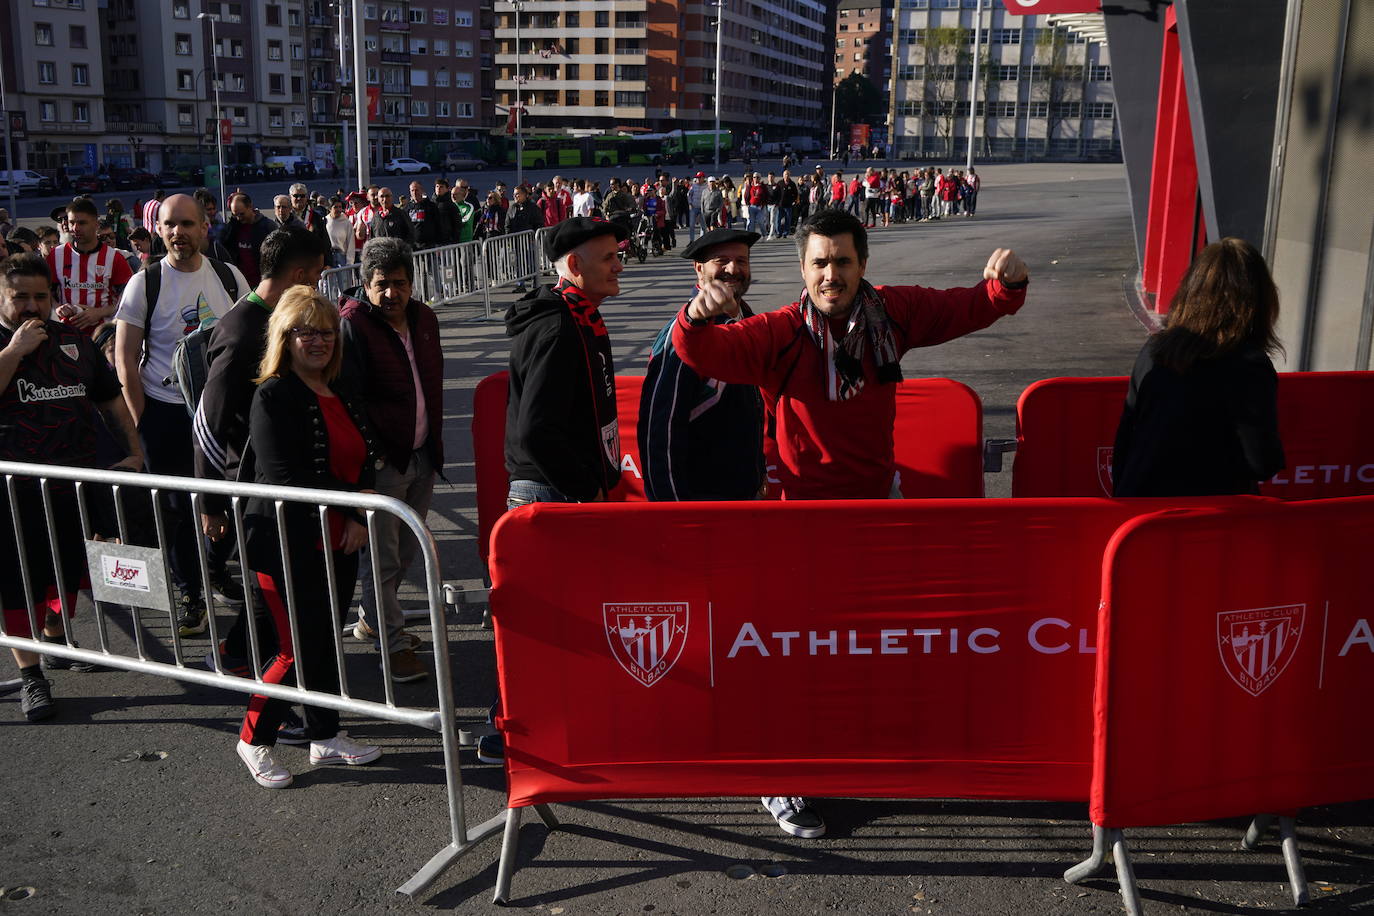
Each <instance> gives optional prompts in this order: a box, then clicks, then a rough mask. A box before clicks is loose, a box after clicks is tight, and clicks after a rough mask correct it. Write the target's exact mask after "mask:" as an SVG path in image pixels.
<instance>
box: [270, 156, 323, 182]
mask: <svg viewBox="0 0 1374 916" xmlns="http://www.w3.org/2000/svg"><path fill="white" fill-rule="evenodd" d="M266 165H267V170H268V173H269V174H271V175H273V176H278V177H280V176H285V175H292V176H295V177H297V178H309V177H312V176H313V175H314V174H315V162H314V160H313V159H307V158H306V157H304V156H268V157H267V160H266Z"/></svg>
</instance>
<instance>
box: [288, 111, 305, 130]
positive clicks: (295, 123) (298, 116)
mask: <svg viewBox="0 0 1374 916" xmlns="http://www.w3.org/2000/svg"><path fill="white" fill-rule="evenodd" d="M291 126H292V127H304V126H305V109H304V108H293V109H291Z"/></svg>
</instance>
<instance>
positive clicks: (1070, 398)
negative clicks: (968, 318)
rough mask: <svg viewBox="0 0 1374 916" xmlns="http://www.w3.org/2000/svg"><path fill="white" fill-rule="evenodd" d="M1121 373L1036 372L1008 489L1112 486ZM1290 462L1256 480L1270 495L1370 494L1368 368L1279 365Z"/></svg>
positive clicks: (1084, 490) (1372, 420)
mask: <svg viewBox="0 0 1374 916" xmlns="http://www.w3.org/2000/svg"><path fill="white" fill-rule="evenodd" d="M1126 386H1127V379H1126V377H1124V376H1119V377H1113V378H1055V379H1045V380H1044V381H1039V382H1036V383H1035V384H1033V385H1031V386H1030V387H1028V388H1027V389H1026V390H1025V391H1024V392H1022V394H1021V397H1020V399H1019V400H1018V401H1017V404H1016V441H1017V444H1016V459H1015V463H1014V465H1013V467H1012V487H1011V492H1012V495H1013V496H1040V497H1062V496H1110V495H1111V492H1112V490H1111V485H1112V478H1111V470H1112V445H1113V443H1114V442H1115V441H1116V427H1117V424H1118V422H1119V421H1120V420H1121V408H1122V405H1123V404H1124V403H1125V400H1126ZM1279 435H1280V436H1281V437H1282V439H1283V450H1284V455H1285V457H1286V458H1287V459H1288V467H1287V468H1285V469H1284V470H1282V471H1280V472H1279V473H1278V474H1276V475H1275V476H1274V477H1273V478H1272V479H1271V480H1269V481H1266V482H1265V483H1263V484H1261V485H1260V494H1261V495H1263V496H1273V497H1276V498H1278V499H1324V498H1329V497H1335V496H1365V495H1370V494H1374V372H1281V373H1279Z"/></svg>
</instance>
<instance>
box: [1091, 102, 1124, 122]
mask: <svg viewBox="0 0 1374 916" xmlns="http://www.w3.org/2000/svg"><path fill="white" fill-rule="evenodd" d="M1084 117H1088V118H1107V119H1111V118H1114V117H1116V107H1115V106H1114V105H1112V103H1111V102H1089V103H1088V110H1087V112H1086V114H1085V115H1084Z"/></svg>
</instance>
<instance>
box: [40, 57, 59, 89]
mask: <svg viewBox="0 0 1374 916" xmlns="http://www.w3.org/2000/svg"><path fill="white" fill-rule="evenodd" d="M38 81H39V82H40V83H43V84H45V85H49V86H50V85H52V84H53V83H56V82H57V64H55V63H53V62H52V61H50V60H40V61H39V62H38Z"/></svg>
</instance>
